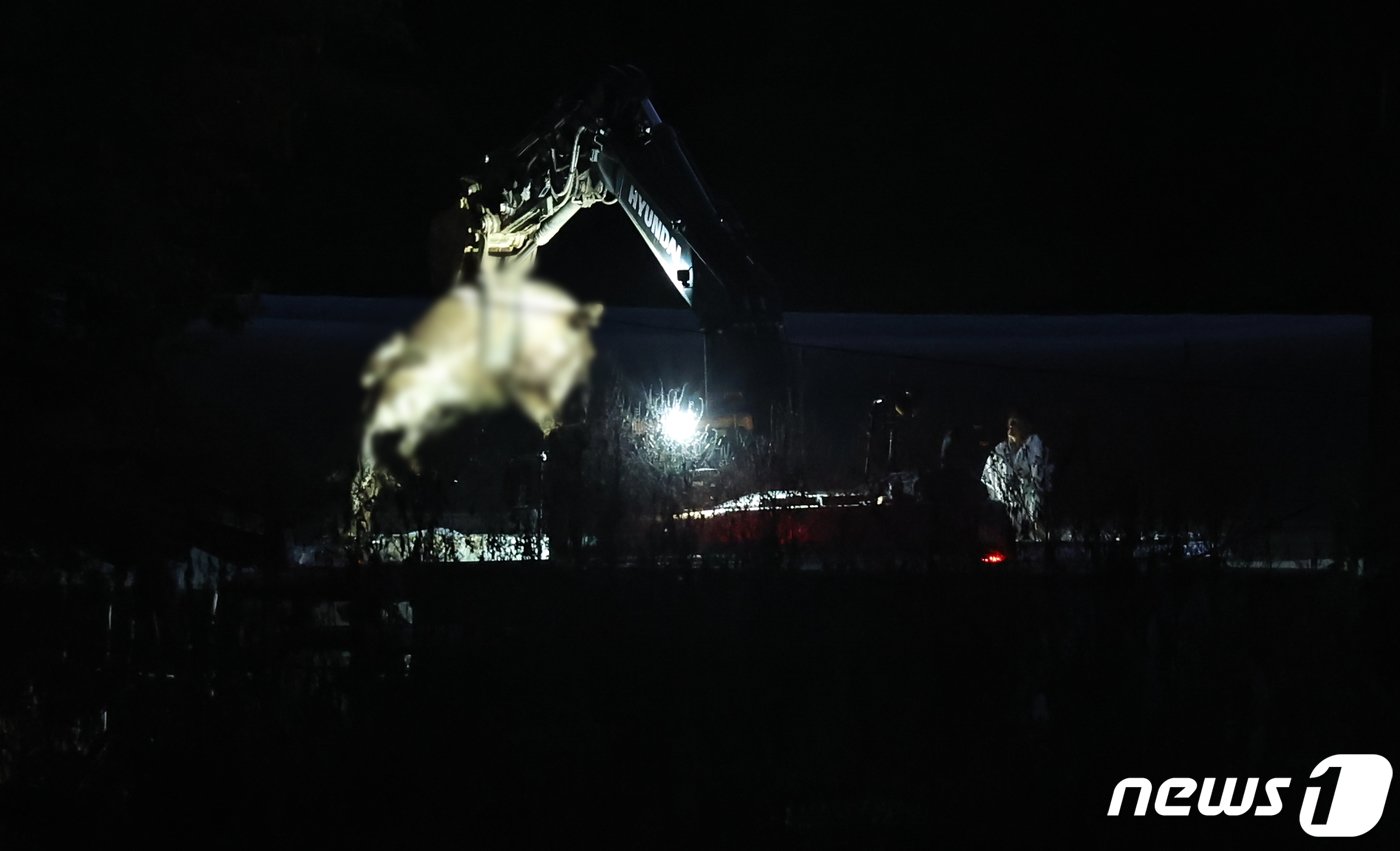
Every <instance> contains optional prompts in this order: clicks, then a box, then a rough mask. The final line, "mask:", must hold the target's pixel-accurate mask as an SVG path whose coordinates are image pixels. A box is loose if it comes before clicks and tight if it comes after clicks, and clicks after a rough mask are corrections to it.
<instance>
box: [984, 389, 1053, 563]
mask: <svg viewBox="0 0 1400 851" xmlns="http://www.w3.org/2000/svg"><path fill="white" fill-rule="evenodd" d="M1054 469H1055V468H1054V465H1053V464H1051V463H1050V461H1049V455H1048V453H1047V451H1046V448H1045V444H1044V442H1043V441H1041V439H1040V435H1038V434H1036V433H1035V432H1034V429H1032V428H1031V424H1030V422H1029V420H1028V419H1027V418H1026V417H1024V416H1022V415H1019V414H1016V413H1013V414H1012V415H1011V416H1010V417H1009V418H1008V419H1007V421H1006V440H1004V441H1002V442H1001V443H998V444H997V445H996V448H994V449H993V450H992V452H991V454H990V455H988V456H987V462H986V464H984V465H983V467H982V484H983V485H984V486H986V488H987V496H988V498H990V499H992V500H993V501H995V502H1000V503H1001V504H1003V505H1005V506H1006V511H1007V513H1008V514H1009V515H1010V517H1011V523H1012V525H1013V526H1014V527H1015V529H1016V536H1017V538H1018V539H1024V538H1031V539H1032V540H1038V541H1043V540H1045V538H1046V536H1047V535H1046V529H1045V517H1044V509H1045V494H1046V493H1047V492H1049V490H1050V475H1051V473H1053V472H1054Z"/></svg>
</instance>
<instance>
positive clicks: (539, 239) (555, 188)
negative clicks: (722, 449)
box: [438, 68, 784, 427]
mask: <svg viewBox="0 0 1400 851" xmlns="http://www.w3.org/2000/svg"><path fill="white" fill-rule="evenodd" d="M598 204H602V205H616V206H620V207H621V208H622V210H623V212H624V213H625V214H626V215H627V217H628V219H629V220H630V221H631V222H632V224H633V225H635V226H636V228H637V231H638V233H640V234H641V236H642V238H643V239H644V240H645V241H646V243H647V245H648V247H649V248H650V249H651V252H652V254H653V255H654V256H655V258H656V260H657V263H658V264H659V266H660V267H661V270H662V272H663V274H664V276H665V280H666V281H667V282H668V284H669V285H670V286H671V287H672V288H674V289H675V291H676V293H677V294H678V295H679V296H680V298H681V299H683V300H684V301H685V303H686V304H687V305H689V307H690V308H691V309H692V310H694V311H695V313H696V315H697V317H698V318H699V320H700V325H701V328H702V329H703V331H704V333H705V334H706V361H707V362H706V375H707V384H708V385H709V387H708V391H707V392H708V395H709V396H710V397H711V398H708V399H706V403H707V405H708V406H709V407H710V409H711V411H712V412H713V413H717V414H721V415H724V414H727V415H729V416H730V417H732V419H731V422H741V421H744V420H743V419H742V416H743V415H747V416H748V417H749V419H748V420H747V421H749V422H755V421H756V422H757V423H758V424H759V425H760V427H761V426H762V423H764V422H765V421H767V420H769V419H771V417H770V416H769V415H770V414H771V412H772V411H773V407H774V406H775V405H776V404H778V403H779V401H780V399H781V387H780V385H781V383H782V381H783V379H784V371H783V370H782V369H775V368H774V365H775V364H781V363H782V361H783V358H782V350H783V347H782V340H781V326H782V314H781V307H780V304H779V299H778V292H777V287H776V286H775V284H774V282H773V280H772V279H771V277H770V276H769V275H768V274H767V272H766V271H765V270H764V269H763V268H762V267H761V266H760V265H759V264H758V263H757V262H756V261H755V260H754V258H753V256H752V254H751V253H750V251H749V250H748V248H747V246H746V245H745V243H744V240H743V239H742V237H741V236H740V234H739V233H738V231H737V229H736V228H735V227H734V226H733V223H731V222H729V221H727V220H726V219H725V217H724V216H723V215H721V214H720V212H719V210H718V209H717V205H716V204H715V202H714V201H713V199H712V198H711V195H710V193H709V191H708V190H707V188H706V186H705V184H704V182H703V181H702V180H701V178H700V176H699V173H698V172H697V170H696V168H695V166H694V164H693V162H692V160H691V158H690V156H689V154H688V153H687V151H686V150H685V148H684V146H683V144H682V143H681V140H680V137H679V135H678V134H677V133H676V131H675V129H674V128H672V127H671V126H670V125H669V124H666V123H665V122H663V121H662V120H661V118H660V116H659V115H658V113H657V111H656V109H655V107H654V106H653V105H652V103H651V100H650V96H649V87H648V83H647V81H646V79H645V77H644V76H643V75H642V74H641V73H640V72H639V71H637V70H636V69H632V68H610V69H608V71H607V72H606V73H605V74H604V75H603V76H602V77H601V78H600V79H599V80H598V81H597V82H596V83H594V84H593V85H591V86H589V87H588V88H586V89H584V90H582V91H580V92H579V93H576V94H574V95H572V96H568V97H565V98H561V99H560V100H559V101H558V102H556V104H555V106H554V108H553V109H552V110H551V111H550V113H549V114H548V115H546V116H545V118H544V119H543V120H542V121H541V122H540V123H539V124H538V125H537V126H536V127H535V128H534V129H533V130H532V131H531V132H530V133H529V134H527V135H526V136H525V137H524V138H523V139H521V140H520V141H519V142H518V143H517V144H515V145H514V146H512V147H510V148H508V149H505V150H503V151H498V152H496V153H494V154H492V155H490V156H488V157H486V158H485V162H484V163H483V168H482V170H481V171H480V173H479V174H478V175H475V176H472V177H467V178H463V181H462V193H461V196H460V197H459V199H458V209H457V210H455V211H453V212H452V213H451V214H450V215H448V216H446V217H444V218H443V219H442V220H440V223H439V226H438V231H439V232H438V242H439V244H441V245H444V246H445V252H446V256H447V258H448V259H447V261H446V262H445V263H442V264H439V266H438V268H439V274H441V275H442V276H443V277H444V278H445V280H444V283H447V284H449V285H452V284H457V283H463V282H470V281H472V280H473V279H474V278H475V277H476V276H477V275H479V274H481V273H482V272H483V271H485V270H487V269H490V268H504V267H514V266H520V267H521V268H522V269H523V270H528V269H529V268H530V266H532V265H533V263H534V258H535V254H536V252H537V250H538V249H539V247H540V246H543V245H546V244H547V243H548V242H549V241H550V239H552V238H553V237H554V236H555V235H556V234H557V233H558V232H559V230H560V229H561V228H563V227H564V226H565V225H566V224H567V223H568V222H569V220H570V219H571V218H572V217H573V216H574V215H576V214H577V213H578V212H580V211H581V210H584V209H587V208H588V207H592V206H594V205H598ZM454 246H455V247H454Z"/></svg>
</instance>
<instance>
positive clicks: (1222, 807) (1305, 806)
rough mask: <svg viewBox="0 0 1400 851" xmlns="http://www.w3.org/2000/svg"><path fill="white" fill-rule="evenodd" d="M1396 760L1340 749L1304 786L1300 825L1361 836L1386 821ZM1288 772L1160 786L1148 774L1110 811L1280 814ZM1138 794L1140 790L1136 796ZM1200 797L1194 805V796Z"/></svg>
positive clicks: (1117, 792) (1129, 781)
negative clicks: (1262, 778)
mask: <svg viewBox="0 0 1400 851" xmlns="http://www.w3.org/2000/svg"><path fill="white" fill-rule="evenodd" d="M1391 774H1392V771H1391V768H1390V760H1388V759H1386V758H1385V757H1383V756H1381V755H1380V754H1374V753H1339V754H1333V755H1332V756H1329V757H1327V758H1326V759H1324V760H1322V761H1321V762H1319V763H1318V764H1317V765H1316V766H1315V767H1314V768H1313V770H1312V774H1311V775H1310V776H1309V778H1308V781H1307V782H1306V783H1305V784H1302V785H1303V801H1302V805H1301V806H1300V807H1299V808H1298V826H1299V827H1301V828H1302V829H1303V831H1304V832H1305V833H1307V834H1308V835H1310V836H1360V835H1362V834H1363V833H1366V832H1367V831H1369V830H1370V829H1371V828H1373V827H1375V826H1376V823H1377V822H1379V821H1380V820H1381V814H1382V813H1383V812H1384V811H1385V799H1386V795H1387V794H1389V792H1390V778H1391ZM1290 788H1294V787H1293V780H1292V779H1291V778H1288V777H1273V778H1270V779H1269V780H1266V781H1264V782H1263V784H1262V792H1263V794H1262V796H1261V795H1260V791H1261V784H1260V778H1258V777H1247V778H1244V780H1243V782H1241V781H1240V779H1238V778H1235V777H1226V778H1223V779H1220V780H1217V778H1214V777H1205V778H1202V779H1201V780H1200V781H1197V780H1196V779H1195V778H1193V777H1173V778H1170V779H1168V780H1164V781H1162V782H1161V784H1159V785H1157V786H1156V789H1155V793H1154V789H1153V783H1152V781H1151V780H1148V779H1147V778H1145V777H1128V778H1125V779H1123V780H1121V781H1119V782H1118V785H1117V786H1115V787H1114V788H1113V797H1112V799H1111V800H1110V801H1109V804H1108V814H1109V815H1110V816H1117V815H1122V814H1123V809H1124V806H1125V805H1126V804H1128V803H1129V802H1131V803H1132V810H1131V814H1132V815H1134V816H1145V815H1147V810H1148V805H1149V804H1151V806H1152V810H1153V812H1155V813H1156V814H1157V815H1159V816H1191V815H1197V816H1206V817H1210V816H1221V815H1224V816H1265V817H1267V816H1276V815H1279V814H1280V813H1282V812H1283V811H1284V809H1285V808H1286V807H1285V804H1284V797H1285V793H1284V790H1285V789H1290ZM1132 793H1136V800H1134V799H1133V796H1132ZM1193 799H1194V806H1193V805H1192V801H1193Z"/></svg>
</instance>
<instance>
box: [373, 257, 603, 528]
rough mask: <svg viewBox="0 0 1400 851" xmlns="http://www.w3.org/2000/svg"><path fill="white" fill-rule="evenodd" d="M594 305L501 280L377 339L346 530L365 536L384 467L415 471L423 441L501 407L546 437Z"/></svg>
mask: <svg viewBox="0 0 1400 851" xmlns="http://www.w3.org/2000/svg"><path fill="white" fill-rule="evenodd" d="M601 317H602V306H601V305H599V304H584V305H581V304H579V303H578V302H577V301H576V300H575V299H574V298H573V297H572V296H571V295H569V294H568V293H567V292H565V291H564V290H562V289H560V288H559V287H557V286H554V285H552V284H549V283H546V282H543V281H538V280H532V279H528V278H525V277H523V276H519V275H511V274H508V273H500V274H486V275H482V276H480V278H479V279H478V281H476V282H475V283H472V284H463V285H459V286H456V287H454V288H453V289H452V290H450V291H449V292H448V293H447V295H445V296H444V297H442V298H441V299H439V300H438V301H437V302H436V303H434V304H433V305H432V307H430V308H429V309H428V311H427V313H425V314H424V316H423V317H422V318H421V319H420V320H419V321H418V322H417V324H415V325H414V326H413V327H412V328H411V329H409V330H408V331H407V332H400V333H397V334H395V335H394V336H393V337H391V338H390V339H388V340H387V341H385V342H384V343H383V344H382V345H380V346H379V348H378V349H377V350H376V351H375V352H374V353H373V354H372V355H371V357H370V359H369V362H368V364H367V365H366V368H365V371H364V374H363V376H362V384H363V386H364V389H365V391H366V405H365V407H366V414H367V419H366V422H365V428H364V435H363V439H362V442H361V450H360V466H359V474H358V475H357V476H356V481H355V485H354V488H353V503H354V522H355V524H356V527H357V528H356V530H355V531H356V532H357V533H364V532H368V531H369V530H370V524H371V521H372V514H373V510H374V504H375V501H376V499H377V498H378V497H379V496H380V494H381V493H382V492H383V491H384V489H385V488H386V487H391V486H393V485H394V484H395V483H396V482H395V478H394V475H393V473H392V472H391V470H392V469H395V468H397V469H404V468H406V469H409V470H412V471H414V472H418V471H419V467H420V449H421V448H422V446H423V444H424V441H426V440H428V439H429V438H432V437H434V436H437V435H440V434H442V433H444V432H446V431H447V430H448V429H450V428H452V427H454V426H456V425H458V424H459V423H461V422H462V421H463V420H465V419H466V418H469V417H474V416H480V415H485V414H489V413H492V412H496V411H501V410H504V409H507V408H509V407H511V406H514V407H516V408H517V409H519V410H520V411H521V412H522V413H523V414H524V415H525V416H526V417H527V418H528V419H529V420H530V421H532V422H533V423H535V424H536V425H537V426H538V427H539V429H540V431H541V432H543V433H544V434H548V433H549V432H550V431H551V430H553V428H554V427H555V425H556V423H557V418H558V416H559V414H560V411H561V410H562V408H563V406H564V404H565V402H566V401H567V399H568V398H569V395H570V394H571V393H572V392H573V391H574V389H575V388H576V387H578V386H579V385H580V384H581V383H583V382H584V381H585V380H586V378H587V375H588V368H589V365H590V364H591V363H592V361H593V358H594V355H595V350H594V347H593V342H592V335H591V332H592V330H593V329H594V328H596V327H597V325H598V322H599V320H600V319H601Z"/></svg>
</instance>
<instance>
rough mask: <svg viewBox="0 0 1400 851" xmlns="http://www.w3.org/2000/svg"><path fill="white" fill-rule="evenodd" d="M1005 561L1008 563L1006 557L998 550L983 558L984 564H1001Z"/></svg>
mask: <svg viewBox="0 0 1400 851" xmlns="http://www.w3.org/2000/svg"><path fill="white" fill-rule="evenodd" d="M1004 561H1006V556H1005V555H1003V554H1001V553H1000V552H998V551H997V550H992V551H991V552H989V553H987V554H986V555H984V556H982V563H983V564H1000V563H1002V562H1004Z"/></svg>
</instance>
